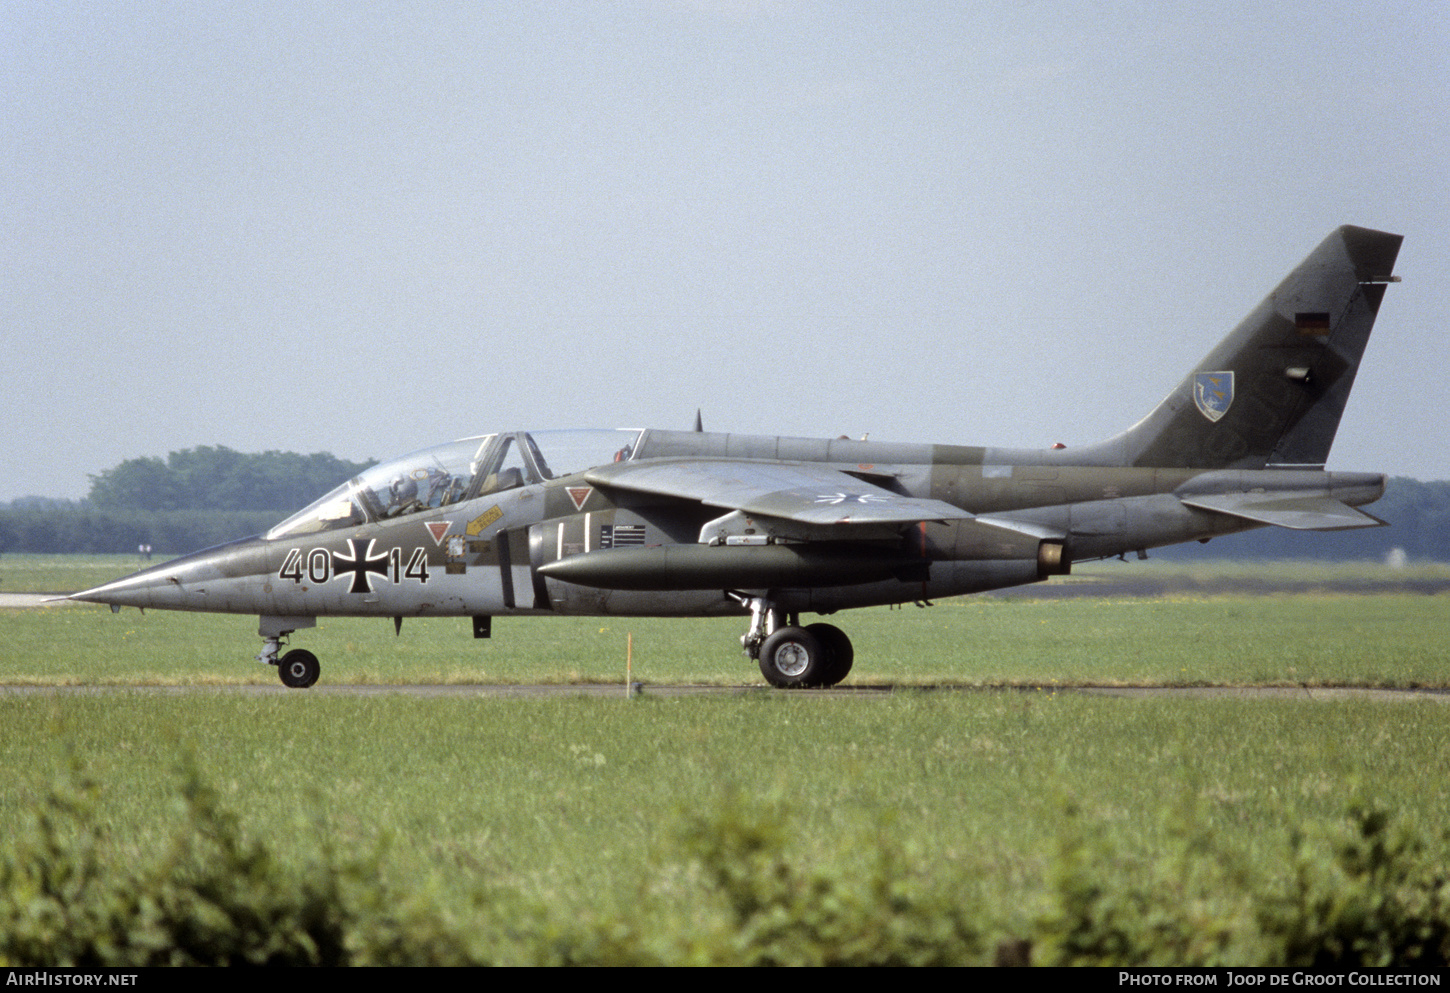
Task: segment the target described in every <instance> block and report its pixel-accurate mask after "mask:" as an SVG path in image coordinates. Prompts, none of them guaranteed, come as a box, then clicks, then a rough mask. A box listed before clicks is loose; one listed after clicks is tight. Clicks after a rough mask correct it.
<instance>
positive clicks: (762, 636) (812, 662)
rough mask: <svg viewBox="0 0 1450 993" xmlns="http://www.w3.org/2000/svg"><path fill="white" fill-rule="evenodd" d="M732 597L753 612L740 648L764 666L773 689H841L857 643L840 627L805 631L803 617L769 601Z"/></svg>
mask: <svg viewBox="0 0 1450 993" xmlns="http://www.w3.org/2000/svg"><path fill="white" fill-rule="evenodd" d="M730 596H731V597H732V598H733V599H735V600H738V601H739V602H740V604H741V605H742V606H745V607H748V608H749V609H750V630H749V631H747V632H746V633H745V635H744V636H743V637H741V639H740V643H741V644H742V645H743V646H745V654H747V655H749V656H750V657H751V658H753V659H755V660H756V661H757V662H759V663H760V674H761V675H762V676H764V677H765V681H766V682H767V683H769V684H770V685H771V686H777V687H780V688H781V689H800V688H803V687H809V686H835V685H836V684H837V683H839V682H840V681H841V680H843V679H845V678H846V676H847V674H849V673H850V671H851V663H852V661H854V659H855V653H854V651H853V650H852V648H851V639H850V638H848V637H846V632H844V631H842V630H841V629H840V628H838V627H836V626H835V625H834V624H809V625H807V626H805V627H801V626H800V618H799V615H797V614H787V613H786V612H785V611H783V610H781V609H780V608H779V607H777V606H775V604H773V603H771V602H770V601H769V600H767V599H765V598H764V597H751V596H745V595H744V594H739V593H731V594H730Z"/></svg>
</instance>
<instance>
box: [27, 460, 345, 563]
mask: <svg viewBox="0 0 1450 993" xmlns="http://www.w3.org/2000/svg"><path fill="white" fill-rule="evenodd" d="M373 464H374V463H372V462H348V461H346V460H344V459H339V458H337V457H335V456H333V455H330V454H327V453H325V452H318V453H316V454H313V455H298V454H297V453H295V452H261V453H247V452H236V451H233V450H232V449H230V448H226V447H224V446H216V447H211V446H202V447H200V448H188V449H184V450H182V451H179V452H172V453H171V454H170V455H168V456H167V457H166V458H165V459H159V458H149V457H148V458H135V459H127V460H126V461H124V462H122V463H121V464H120V465H118V466H116V467H114V468H112V469H107V470H105V471H104V472H101V473H99V474H97V475H93V476H91V477H90V479H91V489H90V493H89V494H88V495H87V496H86V498H85V499H83V500H57V499H52V498H48V497H23V498H21V499H19V500H15V501H12V502H11V503H9V504H3V503H0V552H47V553H60V552H134V551H136V550H137V548H138V547H139V546H141V545H150V546H151V547H152V549H153V550H154V553H155V554H158V555H162V556H169V555H177V554H180V553H182V552H187V551H193V550H195V549H198V548H206V547H208V546H210V545H218V544H221V543H222V542H224V541H230V540H232V539H234V538H242V537H246V536H247V535H252V534H258V533H260V532H262V531H265V530H267V529H268V528H270V527H271V526H272V525H274V524H276V523H277V522H278V521H280V520H281V519H282V518H283V517H284V516H286V515H287V514H289V513H291V512H293V511H295V510H300V509H301V508H302V507H304V506H306V505H307V504H308V503H311V502H312V501H313V500H315V499H317V498H318V497H320V496H322V495H323V494H324V493H326V492H327V491H328V490H330V489H332V488H333V487H335V486H337V485H338V484H339V483H342V482H344V481H346V480H348V479H351V478H352V477H353V476H356V475H357V474H358V473H360V472H362V471H363V470H364V469H366V468H368V467H369V466H371V465H373Z"/></svg>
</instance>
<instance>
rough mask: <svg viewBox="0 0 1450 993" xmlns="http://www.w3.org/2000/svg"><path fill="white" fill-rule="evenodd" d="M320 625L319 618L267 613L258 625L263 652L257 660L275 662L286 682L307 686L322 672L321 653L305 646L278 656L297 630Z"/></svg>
mask: <svg viewBox="0 0 1450 993" xmlns="http://www.w3.org/2000/svg"><path fill="white" fill-rule="evenodd" d="M316 626H317V618H315V617H274V616H270V615H267V614H263V615H262V616H261V618H260V620H259V623H258V625H257V633H258V634H259V635H261V636H262V653H261V654H260V655H258V656H257V661H258V662H262V663H265V664H266V665H275V666H276V667H277V675H278V677H279V678H281V680H282V685H284V686H288V687H291V688H292V689H294V690H305V689H307V687H309V686H311V685H312V684H313V683H315V682H317V677H318V676H320V675H321V674H322V665H321V664H320V663H319V662H318V661H317V656H316V655H313V654H312V653H311V652H309V651H307V649H305V648H294V649H292V651H290V652H288V653H287V654H286V655H284V656H282V658H281V659H278V658H277V651H278V650H279V649H280V648H281V646H282V645H283V644H284V642H285V640H286V638H287V636H288V635H289V634H291V633H292V632H293V631H296V630H297V629H298V628H310V627H316Z"/></svg>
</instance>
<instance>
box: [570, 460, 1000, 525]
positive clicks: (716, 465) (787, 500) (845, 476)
mask: <svg viewBox="0 0 1450 993" xmlns="http://www.w3.org/2000/svg"><path fill="white" fill-rule="evenodd" d="M584 478H585V479H586V480H588V481H589V482H591V483H593V484H595V485H597V486H604V487H614V488H617V489H622V490H632V491H634V492H637V493H652V494H655V495H657V496H668V497H678V498H679V499H682V500H698V501H699V502H701V503H703V504H706V505H707V506H711V507H723V508H726V509H728V510H738V511H741V512H743V513H746V514H759V515H762V516H767V517H778V518H782V519H785V520H790V521H799V522H801V523H804V524H818V525H834V524H915V523H917V522H918V521H950V520H970V519H971V518H972V517H973V515H972V514H971V513H969V512H968V511H965V510H962V509H961V508H960V507H953V506H952V505H951V504H949V503H946V502H945V501H942V500H932V499H928V498H924V497H912V496H903V495H902V494H900V493H893V492H891V491H890V490H888V489H886V488H884V487H881V486H877V485H876V484H875V483H869V482H866V481H864V480H862V479H859V478H858V477H856V476H853V475H851V474H850V473H847V472H842V471H841V470H839V469H833V468H831V467H830V466H828V465H812V464H791V463H784V462H750V461H740V460H733V459H687V460H665V461H645V462H617V463H614V464H612V465H605V466H599V467H598V468H596V469H591V470H589V471H588V472H587V473H585V475H584Z"/></svg>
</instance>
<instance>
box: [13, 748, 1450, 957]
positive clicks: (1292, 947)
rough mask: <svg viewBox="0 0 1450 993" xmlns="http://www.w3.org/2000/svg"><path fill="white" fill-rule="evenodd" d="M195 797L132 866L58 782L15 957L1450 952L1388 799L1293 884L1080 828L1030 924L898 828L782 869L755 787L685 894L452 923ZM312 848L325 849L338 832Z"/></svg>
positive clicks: (687, 863)
mask: <svg viewBox="0 0 1450 993" xmlns="http://www.w3.org/2000/svg"><path fill="white" fill-rule="evenodd" d="M179 793H180V800H181V803H182V806H183V807H184V810H185V814H186V816H185V820H184V822H183V825H182V827H181V829H180V830H179V831H178V832H177V834H176V836H175V838H174V840H173V841H172V843H171V845H170V846H169V848H168V849H167V850H166V851H164V852H162V853H160V854H159V856H158V857H157V858H156V859H155V860H154V861H153V862H151V863H149V864H126V862H125V860H124V858H123V857H122V856H121V855H120V854H119V853H118V852H117V851H115V850H114V847H115V846H113V845H112V844H111V839H109V838H108V837H107V832H106V820H105V818H104V816H103V813H102V811H101V810H100V808H99V803H98V790H97V789H96V787H95V785H94V783H92V782H90V781H88V780H87V779H86V778H85V776H84V775H83V774H82V773H80V772H79V771H78V770H73V771H72V773H71V775H70V776H69V777H68V778H67V779H66V780H65V781H63V782H62V783H60V784H58V785H56V786H55V787H54V788H52V790H51V791H50V793H49V796H48V797H47V798H46V800H45V801H44V803H42V804H41V806H40V807H39V809H38V810H37V811H36V812H35V814H34V817H33V819H32V823H31V824H30V825H29V826H28V829H25V830H22V831H19V832H17V833H16V834H15V835H13V836H12V837H11V838H10V839H8V841H7V843H6V845H5V847H4V849H3V851H0V963H3V964H8V965H77V966H100V965H127V966H135V965H243V964H251V965H346V964H354V965H365V964H376V965H384V964H386V965H445V964H516V965H522V964H535V965H559V964H577V965H606V964H609V965H630V964H636V965H639V964H716V965H727V964H728V965H872V964H879V965H947V964H985V963H986V962H988V961H990V960H991V959H990V958H989V956H988V953H987V951H986V950H987V948H988V947H989V945H991V944H993V942H989V941H988V940H987V938H986V935H988V934H992V935H994V937H995V942H994V943H995V948H996V952H995V956H996V960H997V961H999V962H1008V963H1017V962H1021V963H1026V962H1027V961H1028V960H1029V959H1031V960H1033V961H1035V962H1038V963H1040V964H1056V965H1170V964H1183V965H1190V964H1192V965H1223V964H1237V965H1307V966H1315V965H1317V966H1324V965H1341V966H1348V965H1354V966H1387V965H1396V966H1417V967H1427V966H1444V965H1445V964H1446V962H1447V957H1450V882H1447V874H1446V871H1445V869H1444V868H1443V865H1442V862H1441V859H1439V858H1438V857H1437V856H1436V854H1435V853H1436V852H1437V851H1439V852H1443V851H1444V845H1443V844H1442V845H1440V847H1439V848H1437V849H1435V850H1433V851H1432V849H1431V847H1430V846H1427V845H1426V844H1425V843H1424V841H1423V840H1422V839H1421V838H1420V837H1418V836H1417V835H1416V834H1415V833H1414V832H1412V831H1410V830H1409V829H1408V828H1407V827H1405V826H1404V825H1402V824H1397V823H1396V822H1394V821H1393V820H1392V819H1391V818H1390V817H1388V816H1387V815H1386V814H1385V813H1383V812H1382V811H1378V810H1374V809H1371V808H1362V807H1355V808H1351V810H1350V812H1349V817H1348V820H1347V824H1344V825H1335V826H1334V827H1333V830H1330V831H1326V832H1322V833H1319V834H1315V833H1313V832H1310V831H1305V832H1301V833H1300V834H1299V835H1297V836H1296V837H1295V838H1294V839H1293V840H1292V843H1291V846H1290V847H1291V852H1290V858H1291V869H1292V872H1291V876H1290V878H1289V879H1288V880H1279V881H1262V880H1256V879H1253V878H1251V877H1250V875H1249V873H1247V871H1246V870H1245V869H1244V863H1243V862H1242V861H1241V860H1239V859H1238V858H1236V857H1235V856H1234V854H1233V853H1230V852H1224V851H1220V850H1218V849H1217V848H1216V846H1215V845H1214V843H1213V839H1212V836H1211V835H1210V834H1209V833H1208V832H1207V831H1205V830H1203V829H1201V828H1197V827H1195V826H1194V824H1193V823H1192V819H1191V818H1187V819H1186V821H1187V823H1186V825H1185V826H1184V827H1183V828H1182V829H1181V830H1180V831H1179V832H1177V834H1176V835H1175V839H1174V847H1172V848H1171V850H1170V851H1169V852H1168V854H1167V855H1166V856H1164V858H1163V859H1162V860H1161V862H1160V863H1158V864H1156V865H1150V866H1142V865H1138V864H1135V863H1134V862H1133V861H1132V860H1130V859H1124V858H1122V857H1121V856H1120V854H1119V853H1116V852H1114V851H1112V850H1111V849H1110V848H1109V847H1108V846H1106V845H1104V844H1103V843H1102V841H1101V840H1100V838H1099V837H1098V836H1097V835H1096V834H1095V833H1094V832H1092V831H1091V830H1088V829H1085V828H1083V827H1082V826H1081V825H1080V824H1078V823H1077V820H1078V819H1077V818H1076V817H1075V816H1074V817H1071V818H1069V820H1070V829H1069V834H1068V835H1067V836H1066V838H1065V840H1064V842H1063V844H1062V846H1061V850H1060V851H1059V852H1058V854H1057V856H1056V860H1055V863H1054V867H1053V869H1052V879H1051V882H1050V890H1049V893H1048V894H1047V910H1046V911H1045V912H1044V913H1043V914H1042V915H1041V916H1040V917H1039V918H1038V920H1037V921H1036V923H1035V924H1033V925H1031V926H1030V927H1029V928H1028V930H1029V931H1030V933H1027V934H1022V933H1011V932H1009V931H1008V930H1007V929H1006V928H1005V927H1004V926H1003V925H1001V924H999V923H996V922H999V921H1003V920H1006V919H1007V915H1006V914H1005V913H997V912H995V911H994V910H993V908H983V907H976V906H973V905H971V902H970V901H963V900H962V899H961V897H960V894H959V892H958V890H957V887H955V886H953V885H952V884H951V883H949V882H947V883H941V882H933V883H930V884H928V883H926V882H924V881H922V880H920V878H919V876H918V870H917V869H915V868H913V866H912V865H911V864H910V860H909V859H907V858H906V857H905V856H904V855H903V854H902V853H901V852H900V851H899V850H898V849H897V848H896V847H895V845H894V844H893V843H892V842H891V841H889V840H887V839H885V838H884V837H874V838H870V839H865V840H864V841H863V843H861V844H857V845H854V846H846V845H843V847H850V848H853V849H854V850H855V851H857V852H862V853H865V854H864V855H862V857H860V858H859V859H858V860H856V861H854V862H850V863H833V864H832V865H829V866H819V867H815V866H813V867H809V868H807V867H803V866H802V865H800V864H798V861H797V860H794V859H792V858H791V857H790V855H789V852H790V850H791V848H790V828H791V820H790V818H789V816H788V814H787V813H786V812H785V811H784V810H782V809H780V808H778V807H769V806H763V805H762V804H761V803H760V802H758V801H753V800H742V799H741V798H740V797H727V798H725V800H724V801H723V802H722V803H721V804H720V805H719V807H718V809H717V810H716V811H715V812H714V813H712V814H709V815H705V816H696V817H687V818H684V819H683V820H682V823H681V827H680V829H679V831H678V837H679V841H680V845H679V850H678V851H677V852H676V853H675V855H674V858H673V861H671V862H670V863H668V864H667V865H665V866H663V867H661V872H662V873H663V874H664V875H665V876H667V877H668V878H669V879H670V880H672V881H673V883H672V884H671V885H663V884H661V882H660V880H646V879H642V880H641V884H640V891H639V892H640V899H639V901H638V905H637V906H634V907H631V908H629V909H628V910H627V911H625V910H614V909H611V908H607V907H606V908H592V909H589V910H586V911H584V912H583V913H580V912H578V910H577V909H569V908H558V907H545V906H541V905H537V904H530V903H528V902H526V901H525V900H523V899H522V898H521V897H520V896H518V895H517V894H512V893H508V892H493V891H487V890H484V889H482V888H480V889H478V890H477V891H476V892H475V893H473V894H472V899H471V901H470V905H469V907H468V909H467V911H466V912H458V911H455V912H453V913H452V914H451V915H450V914H449V913H448V912H447V911H445V910H444V909H442V908H443V907H444V905H445V901H443V900H441V899H438V894H437V893H436V892H435V891H434V889H433V888H432V885H433V884H432V883H431V882H430V881H426V880H425V881H423V882H420V883H418V884H416V888H414V889H413V890H411V891H409V892H398V891H397V890H395V889H391V888H389V887H387V886H385V885H384V884H382V883H380V882H379V881H378V879H379V876H380V872H379V868H380V866H381V865H382V860H383V858H384V855H383V849H382V848H379V849H378V851H377V852H375V853H374V854H373V855H372V856H370V857H369V858H368V859H364V860H362V861H357V862H343V861H340V860H339V859H338V858H337V857H336V856H335V854H334V853H332V852H331V851H330V850H328V849H327V848H326V847H325V844H322V842H321V841H319V844H322V847H317V848H316V850H315V851H312V852H309V853H306V854H304V855H303V856H302V857H301V859H300V860H299V861H290V862H286V863H284V862H283V861H282V860H280V859H278V858H277V857H276V856H275V855H274V854H273V853H272V852H271V851H269V849H268V848H267V847H266V846H264V845H263V844H261V843H260V842H256V841H251V840H248V839H246V838H245V837H244V836H243V834H242V831H241V829H240V825H239V823H238V821H237V819H236V817H235V816H234V815H233V814H231V813H230V812H228V811H226V810H224V809H222V807H221V805H220V804H219V802H218V798H217V794H216V793H215V791H214V790H212V789H211V788H210V787H209V786H208V785H207V784H206V783H205V782H203V780H202V777H201V776H200V775H199V774H198V773H197V771H196V769H195V767H194V765H192V764H191V763H190V762H187V763H184V764H183V768H182V771H181V779H180V785H179ZM312 834H313V836H314V837H315V838H317V839H319V840H322V839H326V838H327V836H328V832H327V830H326V828H325V826H322V825H317V826H315V829H314V831H313V832H312ZM879 834H881V835H884V834H885V832H884V831H881V832H879ZM1444 840H1445V839H1441V841H1442V842H1443V841H1444ZM302 847H303V848H304V849H305V848H307V847H308V846H307V845H305V844H304V845H303V846H302ZM314 847H315V846H314ZM1019 931H1020V929H1019Z"/></svg>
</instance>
